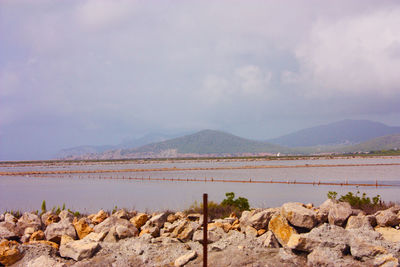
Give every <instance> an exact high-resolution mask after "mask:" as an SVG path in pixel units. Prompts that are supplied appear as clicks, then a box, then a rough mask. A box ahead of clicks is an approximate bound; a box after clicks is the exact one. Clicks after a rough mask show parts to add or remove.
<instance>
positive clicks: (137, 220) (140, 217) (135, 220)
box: [130, 213, 149, 229]
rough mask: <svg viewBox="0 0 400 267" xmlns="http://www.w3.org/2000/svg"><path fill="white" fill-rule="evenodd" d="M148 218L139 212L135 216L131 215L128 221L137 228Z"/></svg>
mask: <svg viewBox="0 0 400 267" xmlns="http://www.w3.org/2000/svg"><path fill="white" fill-rule="evenodd" d="M148 219H149V216H148V215H147V214H145V213H139V214H138V215H136V216H135V217H133V218H132V219H131V220H130V222H131V223H132V224H133V225H134V226H135V227H136V228H137V229H139V228H140V227H142V226H143V225H144V224H145V223H146V222H147V220H148Z"/></svg>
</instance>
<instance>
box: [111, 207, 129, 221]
mask: <svg viewBox="0 0 400 267" xmlns="http://www.w3.org/2000/svg"><path fill="white" fill-rule="evenodd" d="M112 216H114V217H117V218H120V219H126V220H127V219H128V217H129V216H128V213H127V212H126V210H124V209H120V210H117V211H116V212H115V213H113V215H112Z"/></svg>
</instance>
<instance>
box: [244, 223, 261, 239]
mask: <svg viewBox="0 0 400 267" xmlns="http://www.w3.org/2000/svg"><path fill="white" fill-rule="evenodd" d="M244 233H245V235H246V237H257V235H258V232H257V230H256V228H254V227H252V226H250V225H249V226H247V227H246V229H245V230H244Z"/></svg>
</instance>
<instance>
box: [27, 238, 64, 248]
mask: <svg viewBox="0 0 400 267" xmlns="http://www.w3.org/2000/svg"><path fill="white" fill-rule="evenodd" d="M28 244H44V245H48V246H51V247H53V248H55V249H57V250H58V248H59V246H58V244H57V243H54V242H51V241H47V240H37V241H29V243H28Z"/></svg>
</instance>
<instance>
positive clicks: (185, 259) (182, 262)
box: [174, 250, 197, 267]
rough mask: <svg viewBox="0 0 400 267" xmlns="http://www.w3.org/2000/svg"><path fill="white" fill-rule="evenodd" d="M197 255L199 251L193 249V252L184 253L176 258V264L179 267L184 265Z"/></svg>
mask: <svg viewBox="0 0 400 267" xmlns="http://www.w3.org/2000/svg"><path fill="white" fill-rule="evenodd" d="M196 257H197V253H196V251H194V250H193V251H191V252H189V253H187V254H185V255H182V256H180V257H179V258H177V259H176V260H175V262H174V265H175V266H179V267H180V266H183V265H185V264H186V263H188V262H189V261H191V260H193V259H195V258H196Z"/></svg>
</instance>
